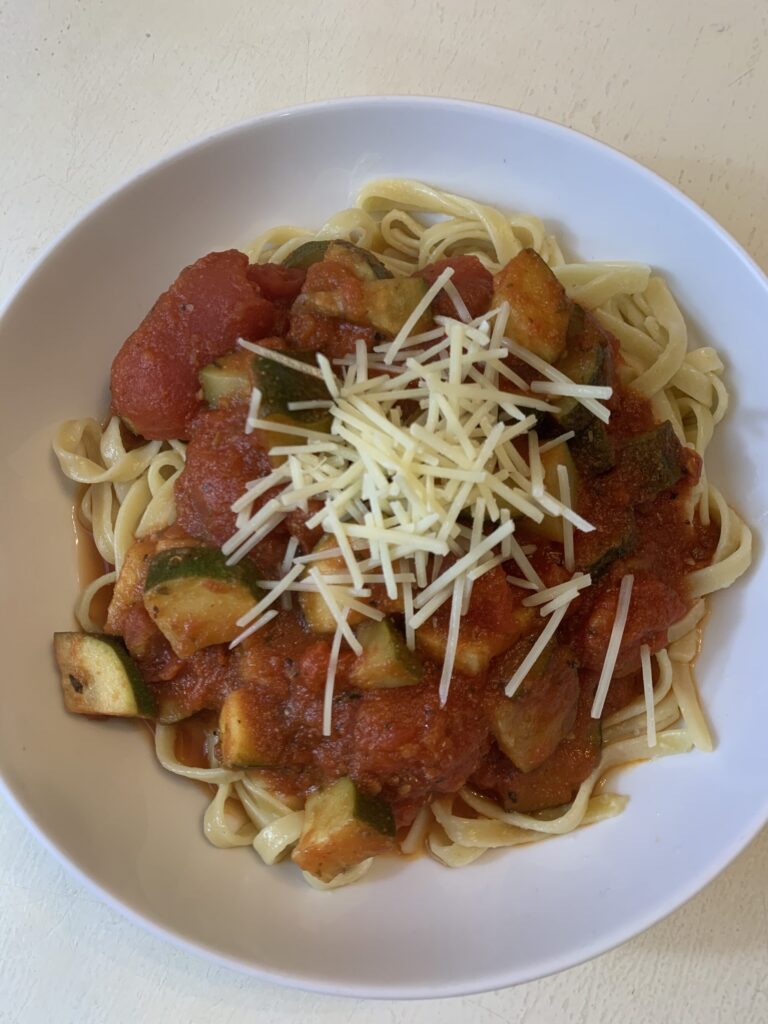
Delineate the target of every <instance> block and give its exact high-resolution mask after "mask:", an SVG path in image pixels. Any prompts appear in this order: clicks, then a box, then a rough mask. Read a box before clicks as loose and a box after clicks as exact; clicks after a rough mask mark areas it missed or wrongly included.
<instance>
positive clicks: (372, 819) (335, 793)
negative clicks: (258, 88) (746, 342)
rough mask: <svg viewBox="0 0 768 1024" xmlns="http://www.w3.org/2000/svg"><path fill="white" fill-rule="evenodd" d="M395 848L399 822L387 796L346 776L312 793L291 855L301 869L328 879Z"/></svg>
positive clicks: (325, 879) (322, 878)
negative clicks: (362, 788)
mask: <svg viewBox="0 0 768 1024" xmlns="http://www.w3.org/2000/svg"><path fill="white" fill-rule="evenodd" d="M394 848H395V821H394V818H393V816H392V810H391V808H390V806H389V804H387V803H386V802H385V801H384V800H382V799H380V798H379V797H376V796H368V795H367V794H365V793H362V792H361V791H360V790H359V789H358V787H357V786H356V785H355V783H354V782H353V781H352V779H349V778H343V779H339V780H338V781H337V782H334V783H333V785H332V786H329V787H328V788H327V789H322V790H320V791H319V792H317V793H313V794H312V795H311V796H310V797H309V798H308V799H307V803H306V806H305V808H304V828H303V830H302V833H301V838H300V839H299V842H298V845H297V846H296V849H295V850H294V851H293V854H292V855H291V856H292V858H293V860H294V861H295V862H296V863H297V864H298V865H299V867H300V868H301V869H302V870H303V871H308V872H309V873H310V874H311V875H314V876H315V877H316V878H319V879H320V880H321V881H323V882H330V881H332V880H333V879H334V878H336V876H337V875H340V874H342V873H343V872H344V871H348V870H349V869H350V868H352V867H354V866H355V864H359V863H360V862H361V861H363V860H367V859H368V857H375V856H376V855H377V854H379V853H387V852H389V851H390V850H394Z"/></svg>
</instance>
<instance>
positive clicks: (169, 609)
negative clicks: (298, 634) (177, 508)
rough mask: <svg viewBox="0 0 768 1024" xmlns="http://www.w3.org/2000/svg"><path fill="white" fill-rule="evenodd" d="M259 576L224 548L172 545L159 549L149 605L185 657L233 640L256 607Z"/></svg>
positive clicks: (147, 583) (150, 578)
mask: <svg viewBox="0 0 768 1024" xmlns="http://www.w3.org/2000/svg"><path fill="white" fill-rule="evenodd" d="M258 593H259V585H258V577H257V576H256V574H255V573H254V571H253V569H252V567H251V566H250V565H249V564H248V563H245V562H240V563H238V564H237V565H227V564H226V559H225V557H224V555H223V554H222V553H221V551H219V549H218V548H209V547H185V548H170V549H168V550H166V551H161V552H159V553H158V554H156V555H155V556H154V557H153V558H152V560H151V562H150V564H149V570H148V572H147V578H146V581H145V584H144V607H145V608H146V610H147V612H148V614H149V615H150V617H151V618H152V619H153V621H154V622H155V624H156V626H157V628H158V629H159V630H160V632H161V633H162V634H163V635H164V636H165V638H166V639H167V640H168V642H169V643H170V645H171V647H172V648H173V650H174V652H175V653H176V654H177V655H178V656H179V657H180V658H188V657H189V656H190V655H192V654H194V653H195V651H199V650H200V649H201V648H203V647H210V646H212V645H213V644H221V643H229V642H230V641H231V640H234V639H235V637H236V636H237V635H238V633H239V632H240V629H239V627H238V625H237V620H238V619H239V618H240V617H241V616H242V615H244V614H245V613H246V612H247V611H249V610H250V608H252V607H253V605H254V603H255V600H256V599H257V596H258Z"/></svg>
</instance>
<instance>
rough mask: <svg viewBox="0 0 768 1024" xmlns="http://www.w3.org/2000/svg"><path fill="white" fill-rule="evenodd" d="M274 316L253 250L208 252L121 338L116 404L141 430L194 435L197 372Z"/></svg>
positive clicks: (259, 332)
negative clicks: (255, 271) (254, 277)
mask: <svg viewBox="0 0 768 1024" xmlns="http://www.w3.org/2000/svg"><path fill="white" fill-rule="evenodd" d="M274 323H275V308H274V306H273V305H272V303H271V302H269V301H268V300H267V299H265V298H264V297H263V296H262V295H261V293H260V291H259V288H258V286H257V285H256V284H254V283H253V282H252V281H251V280H250V279H249V277H248V258H247V256H245V254H244V253H241V252H237V250H235V249H230V250H228V251H227V252H212V253H209V254H208V256H204V257H203V258H202V259H200V260H198V261H197V262H196V263H193V264H192V265H191V266H189V267H187V268H186V269H185V270H182V272H181V273H180V274H179V276H178V278H177V279H176V280H175V281H174V283H173V284H172V285H171V287H170V288H169V289H168V291H167V292H163V294H162V295H161V296H160V298H159V299H158V300H157V302H156V303H155V304H154V306H153V307H152V309H151V310H150V311H149V313H148V314H147V315H146V317H145V318H144V320H143V321H142V322H141V324H140V325H139V327H138V328H137V329H136V330H135V331H134V332H133V334H132V335H131V336H130V337H129V338H128V339H127V341H126V342H125V343H124V344H123V347H122V348H121V349H120V351H119V352H118V354H117V356H116V358H115V360H114V362H113V363H112V378H111V388H112V408H113V409H114V411H115V412H116V413H117V414H118V416H121V417H122V418H123V419H124V420H125V421H126V423H128V424H129V426H130V427H131V429H132V430H134V431H135V432H136V433H137V434H141V435H142V436H143V437H149V438H165V439H168V438H186V437H188V436H189V428H190V424H191V422H192V419H193V418H194V416H195V414H196V413H197V412H198V410H199V409H200V407H201V404H202V400H201V397H200V381H199V379H198V372H199V371H200V370H201V369H202V367H203V366H205V365H206V364H207V363H210V362H211V361H212V360H213V359H215V358H216V357H217V356H221V355H224V353H225V352H229V351H231V350H232V349H234V348H235V346H236V344H237V339H238V338H240V337H243V338H248V339H250V340H252V341H255V340H257V339H259V338H263V337H265V336H266V335H268V334H270V333H271V332H272V330H273V327H274Z"/></svg>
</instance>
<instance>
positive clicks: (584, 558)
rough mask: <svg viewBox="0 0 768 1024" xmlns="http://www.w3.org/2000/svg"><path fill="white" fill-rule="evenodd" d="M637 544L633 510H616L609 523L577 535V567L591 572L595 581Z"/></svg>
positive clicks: (577, 532)
mask: <svg viewBox="0 0 768 1024" xmlns="http://www.w3.org/2000/svg"><path fill="white" fill-rule="evenodd" d="M636 545H637V525H636V523H635V517H634V514H633V512H632V510H631V509H624V510H623V512H622V511H620V510H617V511H616V513H615V515H614V516H613V518H612V520H611V522H610V523H605V524H600V525H599V526H598V528H597V529H596V530H594V531H593V532H592V533H582V532H581V531H579V530H577V531H576V532H575V534H574V548H575V556H576V568H577V569H578V570H579V571H580V572H588V573H590V574H591V576H592V580H593V581H594V580H595V579H597V577H598V576H601V575H602V574H603V573H604V572H605V570H606V569H607V568H608V567H609V566H610V564H611V563H612V562H615V561H616V559H617V558H625V557H626V556H627V555H631V554H632V552H633V551H634V550H635V547H636Z"/></svg>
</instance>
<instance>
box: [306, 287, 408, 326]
mask: <svg viewBox="0 0 768 1024" xmlns="http://www.w3.org/2000/svg"><path fill="white" fill-rule="evenodd" d="M360 288H361V290H362V294H361V295H355V296H354V298H353V299H352V300H351V301H350V297H349V295H348V293H347V292H346V291H345V290H344V289H342V288H336V289H333V290H332V291H307V292H305V293H304V296H303V297H304V299H305V300H306V302H307V304H308V305H309V306H311V308H312V309H314V310H315V311H316V312H318V313H321V314H322V315H323V316H329V317H334V318H337V319H340V320H347V321H349V322H350V323H360V324H365V325H368V326H370V327H374V328H375V329H376V330H377V331H383V332H385V333H387V334H397V332H398V331H399V330H400V328H401V327H402V326H403V324H404V323H405V321H406V320H407V319H408V317H409V316H410V315H411V313H412V312H413V311H414V309H415V308H416V306H417V305H418V304H419V302H421V300H422V299H423V298H424V296H425V295H426V293H427V288H428V285H427V283H426V281H423V280H422V279H421V278H420V277H396V278H395V277H392V278H387V279H386V280H379V281H364V282H363V283H362V284H361V286H360ZM426 323H427V318H426V316H425V317H422V318H421V320H420V321H419V324H418V325H417V328H416V329H418V328H419V327H424V326H426Z"/></svg>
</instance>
